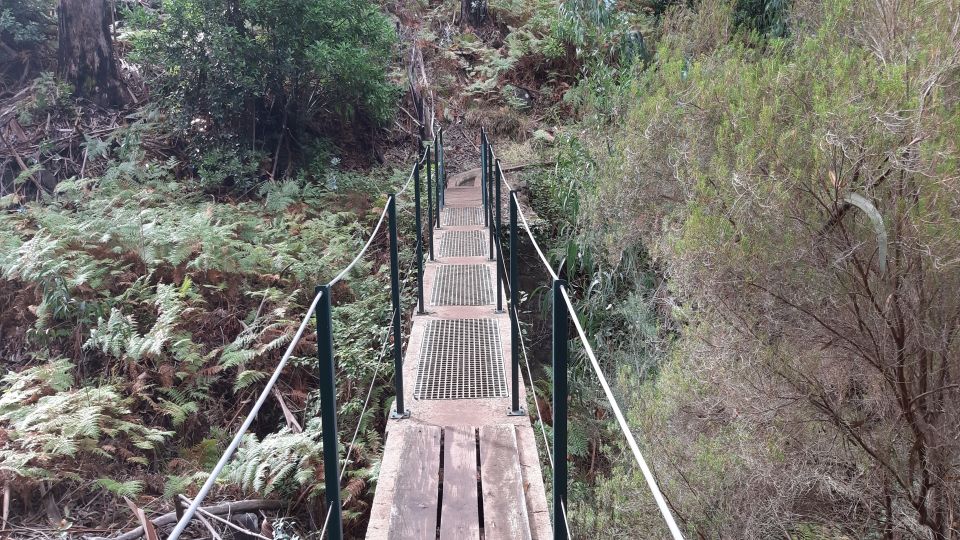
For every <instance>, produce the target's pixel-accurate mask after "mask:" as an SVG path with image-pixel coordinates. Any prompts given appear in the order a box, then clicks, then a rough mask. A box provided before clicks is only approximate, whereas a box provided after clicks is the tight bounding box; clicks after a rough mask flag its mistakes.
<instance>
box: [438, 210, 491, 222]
mask: <svg viewBox="0 0 960 540" xmlns="http://www.w3.org/2000/svg"><path fill="white" fill-rule="evenodd" d="M440 224H441V225H443V226H444V227H460V226H466V225H483V209H482V208H480V207H477V206H474V207H467V208H444V209H443V212H442V214H441V219H440Z"/></svg>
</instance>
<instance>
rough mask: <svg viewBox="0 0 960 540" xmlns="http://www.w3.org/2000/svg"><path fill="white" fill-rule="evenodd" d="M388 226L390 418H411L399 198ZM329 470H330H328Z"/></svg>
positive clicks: (390, 206)
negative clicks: (406, 401)
mask: <svg viewBox="0 0 960 540" xmlns="http://www.w3.org/2000/svg"><path fill="white" fill-rule="evenodd" d="M387 225H388V227H389V228H390V300H391V301H392V304H393V320H392V323H393V369H394V374H393V381H394V390H396V392H397V401H396V407H395V408H394V410H393V411H392V412H391V413H390V418H394V419H396V418H409V417H410V411H408V410H407V409H406V408H404V406H403V334H402V333H401V332H402V331H401V329H400V317H401V315H402V314H401V311H400V253H399V247H398V246H397V243H398V242H397V198H396V196H395V195H394V194H392V193H391V194H390V196H389V198H388V199H387ZM327 470H329V469H327Z"/></svg>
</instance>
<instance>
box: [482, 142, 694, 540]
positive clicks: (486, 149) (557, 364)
mask: <svg viewBox="0 0 960 540" xmlns="http://www.w3.org/2000/svg"><path fill="white" fill-rule="evenodd" d="M481 153H482V156H481V157H482V158H483V159H482V160H481V167H482V168H483V170H482V176H483V177H484V183H483V189H484V190H485V191H487V190H489V191H494V189H493V186H491V185H490V182H496V183H497V184H496V191H497V192H498V193H499V184H500V183H501V182H502V183H503V184H504V185H505V186H506V187H507V188H508V189H509V193H510V197H509V198H508V201H509V204H510V206H511V220H512V222H511V224H510V229H511V248H513V249H515V248H516V240H515V235H516V227H517V224H518V223H517V222H520V223H522V224H523V228H524V230H525V231H526V233H527V236H528V237H529V239H530V241H531V244H532V245H533V247H534V249H535V251H536V253H537V256H538V257H539V258H540V261H541V263H542V264H543V267H544V268H545V269H546V270H547V272H549V274H550V277H551V280H552V283H553V304H554V305H553V311H554V315H553V320H554V404H555V411H554V412H555V413H557V410H558V409H560V406H561V405H563V415H564V416H565V409H566V407H565V404H566V393H567V388H566V378H565V377H563V378H562V379H560V377H559V374H560V373H558V372H561V371H562V372H563V373H565V372H566V361H567V360H566V355H567V351H566V345H565V341H566V339H567V336H566V317H569V319H571V320H572V321H573V323H574V327H575V329H576V331H577V335H578V338H579V339H580V341H581V342H582V344H583V347H584V350H585V351H586V354H587V357H588V358H589V359H590V364H591V367H592V369H593V371H594V373H595V374H596V376H597V379H598V380H599V382H600V386H601V387H602V388H603V391H604V394H605V396H606V398H607V401H609V402H610V406H611V408H612V409H613V412H614V416H615V417H616V419H617V423H618V425H619V427H620V430H621V431H622V432H623V435H624V437H625V438H626V439H627V444H628V445H629V446H630V450H631V452H632V453H633V456H634V458H635V460H636V461H637V464H638V465H639V466H640V470H641V472H642V474H643V476H644V480H645V482H646V484H647V487H648V489H649V490H650V492H651V494H652V495H653V498H654V501H655V502H656V504H657V508H658V510H659V511H660V514H661V516H662V517H663V520H664V521H665V522H666V524H667V527H668V529H669V530H670V534H671V536H672V538H674V539H675V540H683V534H682V533H681V532H680V529H679V527H678V526H677V524H676V520H675V519H674V517H673V514H672V512H671V511H670V508H669V506H668V505H667V502H666V499H665V498H664V496H663V493H662V491H661V489H660V487H659V485H658V484H657V481H656V478H655V477H654V475H653V472H652V471H651V469H650V467H649V466H648V465H647V462H646V460H645V459H644V457H643V454H642V453H641V452H640V447H639V445H638V444H637V441H636V439H635V438H634V436H633V433H632V431H631V430H630V427H629V425H628V424H627V421H626V418H625V417H624V415H623V412H622V410H621V409H620V405H619V403H618V402H617V400H616V396H614V395H613V391H612V390H611V388H610V385H609V384H608V382H607V379H606V376H605V375H604V374H603V370H602V368H601V366H600V363H599V362H598V361H597V357H596V354H595V352H594V350H593V347H592V346H591V345H590V341H589V339H588V338H587V335H586V332H585V331H584V329H583V325H582V324H581V323H580V319H579V318H578V316H577V314H576V310H575V309H574V306H573V302H572V300H571V298H570V294H569V292H568V289H567V285H566V283H565V282H564V281H563V280H562V279H560V276H559V275H558V274H557V272H556V271H554V269H553V267H552V266H551V265H550V262H549V260H548V259H547V257H546V255H545V254H544V252H543V249H542V248H541V247H540V244H539V242H537V239H536V237H535V235H534V234H533V229H532V228H531V227H530V224H529V222H528V220H527V217H526V215H525V214H524V213H523V210H522V207H521V206H520V201H519V199H518V198H517V195H516V193H517V192H516V190H514V189H513V186H511V185H510V184H509V182H507V179H506V175H504V174H503V170H502V168H501V167H500V162H499V160H496V154H495V153H494V151H493V145H492V144H491V143H490V141H489V138H488V137H487V134H486V132H485V131H481ZM491 163H495V164H496V165H495V167H492V168H491V170H489V171H488V170H487V167H488V166H489V165H490V164H491ZM488 176H492V178H487V177H488ZM490 199H491V197H489V196H488V197H486V198H485V199H484V204H485V206H487V208H486V209H485V215H488V216H490V218H491V219H492V218H494V217H495V216H494V212H493V211H492V210H491V209H490V208H489V206H488V205H489V204H490V203H488V202H487V201H489V200H490ZM496 204H497V205H498V208H497V210H498V212H496V214H497V217H498V216H499V206H500V205H501V204H502V203H501V201H500V199H499V197H497V198H496ZM496 221H497V222H496V223H490V224H489V228H490V234H491V236H492V235H494V234H497V235H499V232H500V226H501V223H500V220H499V219H497V220H496ZM493 251H494V249H493V248H492V239H491V257H493ZM496 251H497V253H498V258H499V259H500V261H499V265H501V266H502V265H504V264H505V263H504V257H503V249H502V246H501V242H500V241H499V239H498V242H497V248H496ZM511 264H516V258H515V254H513V253H511ZM497 275H498V277H497V279H498V280H500V279H502V275H503V274H501V272H500V270H498V272H497ZM514 275H515V274H511V281H514V279H515V278H513V276H514ZM516 286H518V283H516V282H511V283H510V285H509V287H510V290H511V297H512V298H516V296H514V294H513V291H512V288H513V287H516ZM561 302H562V304H563V305H562V306H561V305H560V304H561ZM511 310H512V315H513V316H512V317H511V319H512V320H513V321H514V324H515V325H517V331H518V334H519V333H520V332H519V312H518V310H517V309H516V306H511ZM561 310H562V311H565V316H566V317H560V315H559V314H558V312H559V311H561ZM560 323H562V328H559V329H558V325H560ZM519 341H520V346H521V347H522V348H523V354H524V362H525V363H526V364H527V366H526V367H527V374H528V376H529V378H530V386H531V388H533V395H534V403H535V405H536V406H537V414H538V417H539V413H540V411H539V403H538V401H537V395H536V387H535V386H534V384H533V373H532V370H531V369H530V365H529V359H528V358H527V354H526V347H525V345H524V343H523V339H522V336H521V337H520V340H519ZM558 349H562V350H560V351H558ZM561 368H562V369H561ZM513 369H515V370H517V369H519V366H518V365H516V362H514V366H513ZM560 382H562V384H558V383H560ZM558 394H561V395H560V396H559V397H558ZM558 399H559V400H561V402H559V403H558V401H557V400H558ZM558 416H559V415H558ZM558 420H562V423H563V428H562V430H558V429H557V421H558ZM540 423H541V433H542V434H543V437H544V444H545V445H546V447H547V450H548V457H550V466H551V469H553V471H554V497H555V506H554V527H555V537H559V538H566V537H567V535H568V533H569V530H570V528H569V522H568V519H567V510H566V467H565V461H566V418H563V419H558V418H556V417H555V418H554V424H555V427H554V438H555V441H554V445H553V448H552V450H551V448H550V445H549V444H548V443H547V437H546V431H545V429H544V428H543V425H542V423H543V419H542V418H540ZM558 431H562V433H560V434H559V435H560V437H561V438H560V443H559V444H558V442H557V437H558ZM561 452H562V453H561ZM551 454H556V455H553V456H551ZM561 460H563V461H561ZM558 465H564V466H563V467H559V466H558ZM558 490H559V491H560V493H559V494H558V493H557V491H558ZM560 518H562V520H563V522H562V523H563V525H564V531H562V532H556V529H557V528H558V523H559V519H560Z"/></svg>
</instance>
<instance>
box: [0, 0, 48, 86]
mask: <svg viewBox="0 0 960 540" xmlns="http://www.w3.org/2000/svg"><path fill="white" fill-rule="evenodd" d="M52 13H53V2H52V0H4V2H3V4H2V5H0V81H2V80H3V79H6V78H8V77H10V78H14V77H15V78H20V76H21V75H22V73H23V69H24V67H25V63H30V62H34V61H35V59H34V57H35V56H36V55H37V53H39V52H40V50H41V48H42V47H43V45H44V43H46V42H47V40H48V39H49V38H50V36H51V34H53V33H54V32H53V30H54V29H53V27H54V25H55V23H56V19H55V18H54V17H53V16H52ZM27 67H29V65H28V66H27Z"/></svg>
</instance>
